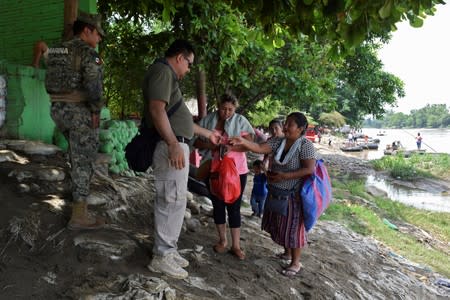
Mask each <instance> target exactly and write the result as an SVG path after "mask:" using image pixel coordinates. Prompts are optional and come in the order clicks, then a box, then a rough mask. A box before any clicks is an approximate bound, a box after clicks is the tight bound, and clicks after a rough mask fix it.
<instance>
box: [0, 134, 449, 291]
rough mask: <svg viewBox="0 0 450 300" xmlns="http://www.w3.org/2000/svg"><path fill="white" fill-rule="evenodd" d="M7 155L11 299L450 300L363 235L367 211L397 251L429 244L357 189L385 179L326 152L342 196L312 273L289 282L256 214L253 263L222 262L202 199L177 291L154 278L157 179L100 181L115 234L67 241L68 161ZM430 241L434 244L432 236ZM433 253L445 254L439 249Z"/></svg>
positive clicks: (321, 233) (313, 235)
mask: <svg viewBox="0 0 450 300" xmlns="http://www.w3.org/2000/svg"><path fill="white" fill-rule="evenodd" d="M0 144H1V143H0ZM319 147H321V146H319ZM0 149H2V148H1V147H0ZM5 151H8V152H3V153H1V154H2V155H0V157H3V159H0V162H1V163H0V195H1V196H2V197H1V203H2V207H3V209H2V210H1V212H0V220H1V232H0V270H1V272H0V290H1V291H2V292H1V293H0V298H1V299H13V298H25V299H31V298H34V299H43V298H46V299H120V298H121V297H122V299H123V298H125V299H134V298H138V297H140V298H142V299H154V298H158V297H160V298H163V297H165V298H166V299H305V298H307V299H330V298H341V299H396V298H402V299H447V298H448V297H450V289H449V288H446V287H445V286H444V284H445V282H446V281H445V278H448V277H449V276H448V275H445V274H442V273H439V272H436V270H432V269H431V267H430V266H427V265H424V264H422V263H419V262H418V261H412V260H410V259H408V258H407V256H404V255H402V254H401V253H400V252H398V251H397V249H395V248H393V247H391V246H389V245H388V244H387V243H385V242H382V241H380V240H377V239H376V238H375V236H376V235H375V234H374V233H373V232H370V231H369V230H366V231H363V230H360V231H359V233H358V229H357V227H356V225H358V226H360V227H359V228H363V229H366V228H370V226H368V225H370V224H371V223H370V221H371V219H368V220H364V218H361V217H360V210H361V209H362V208H364V207H370V208H374V209H376V211H377V215H376V217H373V218H376V219H380V220H382V218H386V219H387V220H389V221H390V222H391V223H392V224H394V225H397V226H398V229H399V230H398V231H397V230H393V229H391V228H389V227H388V226H387V225H386V224H384V223H383V227H381V226H380V228H379V231H384V232H387V233H388V234H393V237H394V239H395V238H396V237H397V234H399V235H401V236H403V235H405V236H406V235H408V236H410V237H411V240H414V239H416V237H417V236H418V234H419V233H421V232H422V229H418V228H419V227H417V226H403V224H406V223H407V222H404V223H402V224H400V223H397V222H396V220H394V219H392V218H391V215H384V214H382V213H380V211H383V210H384V207H383V206H384V204H380V202H377V201H378V200H377V198H376V196H372V195H369V194H368V195H366V194H363V195H360V194H359V192H358V188H357V186H356V187H355V185H353V184H351V182H352V180H353V177H354V176H355V174H356V175H358V174H360V175H364V174H368V173H371V172H375V171H374V170H373V169H371V167H370V163H368V162H366V161H361V160H355V158H351V157H347V156H345V155H339V154H338V153H337V152H335V153H325V151H321V150H320V151H321V153H323V155H324V158H325V160H326V161H327V163H328V164H329V170H330V173H331V174H332V177H333V184H334V182H336V184H337V185H336V187H335V203H334V204H333V206H331V207H330V208H329V209H328V210H327V211H326V214H325V215H324V216H323V217H322V218H321V220H319V222H318V223H317V225H316V226H315V227H314V228H313V230H312V231H311V232H310V234H309V246H308V247H307V248H306V249H305V250H304V251H303V253H302V263H303V269H302V271H301V272H300V273H299V274H298V275H297V276H295V277H294V278H286V277H284V276H283V275H282V274H281V273H280V271H281V268H282V266H283V265H284V264H285V263H286V262H285V261H281V260H279V259H278V258H277V257H276V254H277V253H279V252H280V251H281V250H282V249H281V247H279V246H277V245H275V244H274V243H273V242H272V241H271V239H270V237H269V236H268V235H267V234H266V233H264V232H262V231H261V230H260V219H258V218H254V217H251V211H250V209H249V208H248V207H247V205H246V206H244V207H243V208H242V215H243V219H242V222H243V224H242V241H241V242H242V245H243V248H244V251H245V252H246V254H247V258H246V260H244V261H238V260H237V259H235V258H234V257H233V256H232V255H230V254H227V253H226V254H222V255H220V254H217V253H215V252H214V251H213V250H212V245H213V244H214V243H215V242H216V231H215V226H214V223H213V220H212V218H211V205H210V202H209V200H208V199H206V198H205V197H199V196H196V195H190V196H189V197H190V200H189V204H188V209H187V212H186V215H185V222H184V227H183V232H182V234H181V237H180V241H179V248H180V253H181V254H182V255H183V256H185V257H186V258H187V259H188V260H189V262H190V266H189V267H188V268H187V271H188V272H189V274H190V276H189V277H188V279H186V280H174V279H171V278H168V277H166V276H162V275H161V274H157V273H152V272H150V271H149V270H147V269H146V267H145V266H146V265H147V264H148V263H149V261H150V255H151V254H150V253H151V248H152V245H153V232H152V228H153V215H152V210H153V201H152V199H153V197H154V192H153V184H152V182H153V178H152V175H151V174H142V175H140V176H133V177H120V176H119V177H114V178H108V177H105V176H103V177H102V176H98V175H97V176H96V177H95V180H94V184H93V194H95V196H96V197H95V199H96V201H97V202H96V203H97V205H95V206H94V209H95V210H96V211H97V213H99V214H102V215H104V216H105V217H106V218H107V220H108V223H109V225H108V226H106V227H105V228H104V229H102V230H99V231H95V232H83V231H79V232H77V231H75V232H73V231H68V230H66V229H65V224H66V223H67V220H68V218H69V216H70V202H69V201H68V200H67V199H68V197H67V191H68V188H67V186H66V183H67V176H62V174H65V172H66V168H65V161H64V156H62V155H59V154H57V153H56V154H52V155H35V154H33V155H31V154H27V153H25V152H23V151H14V152H15V154H16V156H15V155H13V154H11V150H8V149H7V150H5ZM17 155H19V156H17ZM5 157H7V159H6V158H5ZM349 170H351V172H349ZM340 182H342V184H347V185H343V186H342V185H341V183H340ZM346 182H347V183H346ZM338 183H339V184H338ZM334 205H336V206H334ZM343 208H348V209H349V210H343ZM336 210H337V211H342V218H341V221H336V220H337V217H336V215H337V214H338V213H337V212H336ZM368 215H369V214H368ZM372 216H374V214H373V213H372ZM331 218H334V219H336V220H335V221H332V220H331ZM345 220H346V221H347V222H344V221H345ZM350 221H351V222H350ZM348 222H350V223H348ZM365 222H366V223H367V224H365ZM400 225H402V226H400ZM404 228H409V229H410V233H407V232H406V229H404ZM413 229H417V230H415V231H414V230H413ZM424 231H425V232H427V231H426V230H424ZM427 233H428V232H427ZM422 234H423V233H422ZM431 237H432V240H435V237H434V236H431ZM424 238H425V240H424V241H427V238H428V239H429V238H430V237H429V233H428V235H426V236H425V235H424ZM447 245H448V244H447ZM423 246H424V247H425V248H426V247H429V248H430V249H433V248H435V247H436V248H438V247H437V246H435V244H433V243H431V242H424V243H423ZM447 249H448V247H447ZM445 263H446V262H445V261H443V264H445ZM441 279H443V280H444V281H442V280H441Z"/></svg>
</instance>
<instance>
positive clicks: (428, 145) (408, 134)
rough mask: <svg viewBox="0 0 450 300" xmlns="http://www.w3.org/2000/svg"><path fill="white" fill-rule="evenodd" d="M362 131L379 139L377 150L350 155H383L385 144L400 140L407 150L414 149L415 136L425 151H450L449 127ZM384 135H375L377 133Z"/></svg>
mask: <svg viewBox="0 0 450 300" xmlns="http://www.w3.org/2000/svg"><path fill="white" fill-rule="evenodd" d="M362 132H363V133H364V134H365V135H367V136H369V137H372V138H378V139H380V144H379V148H378V150H370V151H367V150H365V151H362V152H353V153H351V154H352V155H354V156H356V157H360V158H364V159H369V160H370V159H378V158H381V157H383V155H384V153H383V151H384V149H386V145H388V144H392V142H393V141H400V142H401V143H402V145H403V146H404V147H405V148H406V149H407V150H415V149H417V146H416V136H417V133H418V132H420V135H421V136H422V149H423V150H426V152H427V153H436V152H438V153H450V129H376V128H363V129H362ZM380 132H382V133H384V134H385V135H384V136H377V134H378V133H380Z"/></svg>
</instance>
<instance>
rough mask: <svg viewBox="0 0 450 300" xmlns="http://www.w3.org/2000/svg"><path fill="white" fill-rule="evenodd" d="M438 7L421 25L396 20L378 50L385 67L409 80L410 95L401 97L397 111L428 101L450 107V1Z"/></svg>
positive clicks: (419, 105)
mask: <svg viewBox="0 0 450 300" xmlns="http://www.w3.org/2000/svg"><path fill="white" fill-rule="evenodd" d="M436 8H437V11H436V13H435V15H434V16H428V17H427V18H426V19H425V20H424V24H423V26H422V27H420V28H414V27H411V26H410V25H409V23H408V22H402V23H398V24H396V26H397V31H395V32H393V36H392V39H391V41H390V42H389V44H387V45H385V46H384V47H383V48H382V49H380V50H379V52H378V57H379V58H380V59H381V61H382V62H383V64H384V70H385V71H386V72H389V73H391V74H393V75H395V76H397V77H399V78H400V79H401V80H402V81H403V82H404V84H405V86H404V88H405V93H406V96H405V97H403V98H400V99H398V101H397V105H398V107H395V108H392V109H393V110H394V111H395V112H403V113H409V112H410V111H411V110H412V109H419V108H422V107H424V106H426V105H427V104H447V107H450V34H449V29H450V1H449V2H447V4H445V5H437V6H436Z"/></svg>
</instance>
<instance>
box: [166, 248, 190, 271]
mask: <svg viewBox="0 0 450 300" xmlns="http://www.w3.org/2000/svg"><path fill="white" fill-rule="evenodd" d="M169 255H172V258H173V260H174V261H175V262H176V263H177V265H179V266H180V267H182V268H186V267H188V266H189V261H188V260H187V259H185V258H184V257H182V256H181V255H180V253H178V252H177V251H175V252H172V253H170V254H169Z"/></svg>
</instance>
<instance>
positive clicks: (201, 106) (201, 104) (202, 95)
mask: <svg viewBox="0 0 450 300" xmlns="http://www.w3.org/2000/svg"><path fill="white" fill-rule="evenodd" d="M206 103H207V99H206V74H205V71H203V70H199V71H198V73H197V107H198V116H197V118H198V120H200V119H201V118H203V117H204V116H206Z"/></svg>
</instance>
